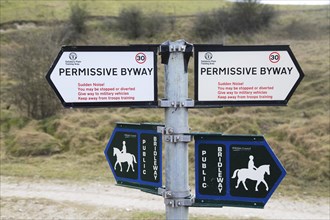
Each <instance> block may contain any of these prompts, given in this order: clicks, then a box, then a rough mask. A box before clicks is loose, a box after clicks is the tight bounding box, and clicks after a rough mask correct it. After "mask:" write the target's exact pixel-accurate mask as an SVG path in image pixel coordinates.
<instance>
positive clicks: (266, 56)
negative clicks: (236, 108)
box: [194, 45, 304, 106]
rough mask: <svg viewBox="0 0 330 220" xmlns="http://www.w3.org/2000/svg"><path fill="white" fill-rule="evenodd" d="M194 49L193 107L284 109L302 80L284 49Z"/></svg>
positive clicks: (218, 47)
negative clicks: (250, 106) (194, 101)
mask: <svg viewBox="0 0 330 220" xmlns="http://www.w3.org/2000/svg"><path fill="white" fill-rule="evenodd" d="M194 49H195V95H196V97H195V99H196V105H211V106H212V105H285V104H287V102H288V100H289V98H290V97H291V95H292V93H293V92H294V90H295V88H296V87H297V86H298V84H299V82H300V81H301V80H302V78H303V76H304V74H303V72H302V70H301V68H300V67H299V64H298V63H297V61H296V59H295V58H294V56H293V54H292V52H291V50H290V48H289V47H288V46H219V45H199V46H198V45H195V48H194Z"/></svg>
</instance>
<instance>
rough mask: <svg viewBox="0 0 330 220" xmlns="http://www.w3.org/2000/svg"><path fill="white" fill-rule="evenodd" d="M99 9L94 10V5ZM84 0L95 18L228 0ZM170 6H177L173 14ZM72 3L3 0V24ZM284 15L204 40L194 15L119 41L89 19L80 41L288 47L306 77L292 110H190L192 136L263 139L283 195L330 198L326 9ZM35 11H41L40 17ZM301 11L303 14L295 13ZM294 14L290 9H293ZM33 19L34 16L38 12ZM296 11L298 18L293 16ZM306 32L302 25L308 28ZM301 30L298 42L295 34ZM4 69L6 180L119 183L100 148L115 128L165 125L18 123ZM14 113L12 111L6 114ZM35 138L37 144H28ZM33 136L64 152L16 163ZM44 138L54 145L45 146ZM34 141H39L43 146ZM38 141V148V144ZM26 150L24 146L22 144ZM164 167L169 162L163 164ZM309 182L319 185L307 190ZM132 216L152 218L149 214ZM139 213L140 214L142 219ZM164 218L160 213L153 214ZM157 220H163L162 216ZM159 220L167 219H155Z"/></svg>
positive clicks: (148, 115) (102, 117)
mask: <svg viewBox="0 0 330 220" xmlns="http://www.w3.org/2000/svg"><path fill="white" fill-rule="evenodd" d="M95 2H97V4H95ZM198 2H199V1H191V2H189V4H187V1H128V2H127V1H126V2H123V1H85V2H84V4H86V8H87V9H88V11H90V13H91V15H100V16H105V15H106V16H112V15H117V14H118V13H119V11H120V9H121V8H123V7H128V6H131V5H133V4H134V5H139V6H141V7H142V8H143V10H145V11H146V12H150V11H152V10H156V9H155V8H159V7H161V8H162V12H165V13H167V14H174V15H189V14H195V13H197V12H199V11H207V10H210V9H211V8H214V7H218V5H219V6H223V5H224V2H223V1H203V4H200V2H199V4H198ZM174 3H176V4H177V6H175V7H174ZM70 4H71V3H70V2H69V1H28V2H27V1H14V0H9V1H1V14H0V16H1V23H3V22H7V21H14V20H65V19H67V17H68V14H69V6H70ZM276 8H277V9H278V10H281V12H280V13H279V15H278V18H277V19H276V21H274V22H273V24H272V26H271V28H269V29H267V30H265V31H263V32H261V33H259V34H255V35H248V36H226V37H225V38H224V39H223V38H222V37H220V36H219V37H216V38H214V39H211V40H209V41H207V42H205V41H203V40H201V39H196V38H194V37H193V36H191V35H189V28H190V27H191V26H192V24H193V22H194V20H193V19H195V18H191V17H189V18H177V21H176V24H175V29H174V30H171V32H170V33H164V35H163V36H158V37H156V38H152V39H137V40H128V39H123V37H122V36H118V35H116V34H115V33H112V32H109V31H106V30H104V29H103V28H102V22H90V23H89V26H88V31H87V34H86V35H85V36H84V41H82V42H81V43H82V44H89V45H93V44H99V45H100V44H101V45H106V44H113V45H116V44H128V43H143V44H148V43H162V42H164V41H166V40H173V39H174V40H175V39H180V38H184V39H186V40H187V41H189V42H193V43H221V42H223V41H224V42H225V43H226V44H228V45H244V44H251V45H254V44H263V45H276V44H289V45H290V47H291V49H292V51H293V53H294V54H295V56H296V58H297V60H298V62H299V63H300V65H301V67H302V69H303V71H304V73H305V78H304V80H303V81H302V83H301V84H300V86H299V87H298V88H297V90H296V92H295V93H294V94H293V96H292V98H291V100H290V101H289V104H288V106H287V107H242V108H241V107H226V108H218V109H189V126H190V127H191V129H192V130H191V131H192V132H223V133H227V134H263V135H265V137H266V140H267V141H268V142H269V144H270V146H271V147H272V148H273V150H274V151H275V154H276V155H277V156H278V157H279V159H280V161H281V162H282V163H283V165H284V167H285V168H286V170H287V172H288V175H287V177H286V178H285V179H284V181H283V183H282V184H281V185H280V187H279V189H278V191H276V193H277V192H280V193H281V194H284V195H295V194H299V193H300V192H301V191H304V192H306V193H307V194H310V195H319V196H327V195H329V194H328V192H329V191H328V190H329V161H330V155H329V150H330V149H329V143H330V128H329V125H330V121H329V114H330V113H329V106H330V97H329V89H330V84H329V75H330V73H329V67H330V66H329V55H330V54H329V53H330V49H329V30H328V29H329V24H328V19H329V16H328V14H327V13H328V12H327V11H326V10H315V9H320V7H314V6H313V7H293V6H278V7H276ZM37 9H38V10H37ZM300 9H303V10H304V11H303V12H302V11H299V10H300ZM292 11H294V12H292ZM33 12H37V13H33ZM292 14H294V15H292ZM306 23H307V25H305V26H304V24H306ZM294 28H296V29H297V30H301V29H303V31H302V32H300V35H299V36H296V35H295V34H296V33H297V31H295V32H293V33H290V32H289V30H291V29H294ZM16 34H21V35H22V36H24V31H14V32H12V33H1V35H0V36H1V41H0V42H1V47H0V52H1V58H0V63H1V64H4V63H6V62H9V60H10V59H9V57H6V56H3V54H4V53H3V52H4V51H6V50H10V49H11V48H15V47H16V46H17V42H15V40H12V39H11V36H12V35H16ZM163 72H164V67H163V65H162V64H160V61H159V64H158V73H159V77H158V78H159V83H158V84H159V98H162V97H163V96H164V95H163V90H164V89H163V88H164V82H163V81H164V79H163ZM188 72H189V83H190V87H189V97H193V96H194V91H193V61H192V59H191V61H190V63H189V66H188ZM8 74H9V73H7V72H5V71H4V69H2V68H0V77H1V78H0V79H1V80H0V81H1V82H0V83H1V84H0V85H1V133H0V137H1V140H0V141H1V142H0V143H1V145H0V146H1V149H0V153H1V156H0V159H1V160H0V162H1V175H5V176H17V177H29V178H46V179H67V180H73V181H90V180H98V181H109V180H111V181H114V180H113V177H112V174H111V171H110V169H109V166H108V164H107V162H106V160H105V157H104V155H103V150H104V148H105V146H106V144H107V142H108V141H109V138H110V135H111V132H112V130H113V128H114V126H115V122H163V121H164V113H163V109H129V108H111V109H87V110H86V109H73V110H71V109H63V111H62V112H61V113H59V114H58V115H57V116H56V117H52V118H47V119H44V120H40V121H35V120H32V119H28V118H24V117H21V115H20V113H19V112H18V111H17V109H15V107H13V106H11V105H10V103H8V101H7V99H6V96H8V95H9V94H6V90H5V88H7V87H8V86H10V85H11V84H12V83H13V82H9V81H8ZM8 106H9V109H7V107H8ZM33 134H38V135H40V136H37V137H38V138H35V139H34V140H33V139H32V137H33ZM36 139H38V140H39V141H42V140H43V142H48V141H55V142H54V143H58V144H59V146H61V151H60V152H54V153H53V154H52V155H51V156H37V157H34V156H21V157H17V156H13V155H12V154H11V153H10V151H8V148H13V147H15V146H16V147H17V148H21V147H24V146H25V145H26V144H27V145H28V147H31V146H33V144H35V142H33V141H35V140H36ZM47 140H48V141H47ZM37 143H38V142H37ZM39 144H40V142H39ZM23 145H24V146H23ZM193 151H194V150H193V143H190V149H189V161H190V185H191V187H192V188H193V185H194V165H193V164H194V160H195V158H194V152H193ZM163 161H164V160H163ZM311 185H313V187H310V186H311ZM137 215H138V216H137V217H136V218H148V217H147V216H144V213H140V214H137ZM139 215H140V216H139ZM156 216H158V215H156ZM157 218H158V217H157ZM159 218H162V216H161V215H159Z"/></svg>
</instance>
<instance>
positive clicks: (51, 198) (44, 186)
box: [0, 177, 330, 219]
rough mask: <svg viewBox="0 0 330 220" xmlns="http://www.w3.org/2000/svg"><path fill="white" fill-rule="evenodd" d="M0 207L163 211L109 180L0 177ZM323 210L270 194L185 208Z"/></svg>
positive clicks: (325, 212) (54, 212) (325, 215)
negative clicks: (244, 203) (244, 202)
mask: <svg viewBox="0 0 330 220" xmlns="http://www.w3.org/2000/svg"><path fill="white" fill-rule="evenodd" d="M0 207H1V210H0V211H1V212H0V213H1V214H0V218H1V219H26V218H30V219H59V218H60V219H101V218H102V219H109V218H111V219H116V218H117V219H119V218H120V213H122V212H130V211H134V210H141V211H145V210H147V211H156V212H164V210H165V209H164V203H163V198H162V197H160V196H155V195H151V194H148V193H144V192H141V191H139V190H134V189H128V188H124V187H119V186H114V185H113V184H108V185H106V184H105V183H97V182H94V183H71V182H66V181H46V180H37V181H36V180H34V181H31V180H26V179H24V180H17V179H15V178H11V177H1V206H0ZM329 208H330V207H329V198H328V199H327V198H322V199H316V198H314V199H311V198H308V199H307V198H304V199H299V200H292V199H289V198H285V197H281V198H279V197H278V196H274V198H271V199H270V200H269V202H268V203H267V205H266V207H265V209H248V208H232V207H225V208H190V210H189V213H190V214H191V215H194V216H206V215H209V216H219V218H221V217H228V218H238V219H243V218H260V219H329V218H330V214H329ZM114 210H115V211H114Z"/></svg>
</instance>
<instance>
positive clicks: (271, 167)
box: [194, 134, 286, 208]
mask: <svg viewBox="0 0 330 220" xmlns="http://www.w3.org/2000/svg"><path fill="white" fill-rule="evenodd" d="M194 137H195V175H196V178H195V180H196V184H195V185H196V199H195V204H194V206H208V207H212V206H240V207H254V208H262V207H264V205H265V204H266V203H267V201H268V199H269V198H270V196H271V195H272V194H273V192H274V191H275V189H276V188H277V187H278V185H279V184H280V182H281V181H282V179H283V178H284V176H285V175H286V171H285V169H284V167H283V166H282V164H281V163H280V161H279V160H278V159H277V157H276V156H275V154H274V153H273V151H272V149H271V148H270V146H269V145H268V143H267V142H266V140H265V139H264V137H263V136H251V135H249V136H246V135H222V134H196V135H195V136H194Z"/></svg>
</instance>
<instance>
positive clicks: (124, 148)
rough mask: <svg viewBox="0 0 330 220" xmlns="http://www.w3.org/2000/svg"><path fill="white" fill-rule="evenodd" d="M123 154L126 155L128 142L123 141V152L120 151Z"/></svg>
mask: <svg viewBox="0 0 330 220" xmlns="http://www.w3.org/2000/svg"><path fill="white" fill-rule="evenodd" d="M120 152H121V153H122V154H126V141H123V150H122V151H120Z"/></svg>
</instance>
